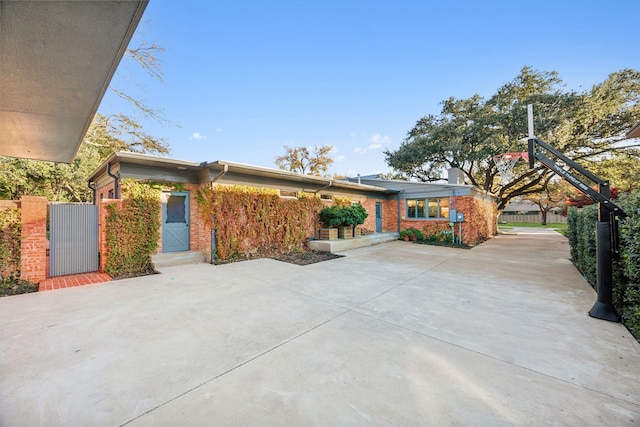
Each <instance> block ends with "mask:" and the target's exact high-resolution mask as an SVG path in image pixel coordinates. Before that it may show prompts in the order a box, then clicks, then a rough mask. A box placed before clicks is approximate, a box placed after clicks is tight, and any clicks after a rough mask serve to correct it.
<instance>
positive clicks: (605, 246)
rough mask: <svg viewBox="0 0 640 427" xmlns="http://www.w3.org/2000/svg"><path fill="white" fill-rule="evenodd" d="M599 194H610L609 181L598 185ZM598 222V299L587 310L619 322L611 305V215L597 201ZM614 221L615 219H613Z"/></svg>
mask: <svg viewBox="0 0 640 427" xmlns="http://www.w3.org/2000/svg"><path fill="white" fill-rule="evenodd" d="M598 187H599V188H598V190H599V192H600V194H602V195H603V196H605V197H606V198H607V199H608V198H609V197H610V196H611V191H610V189H609V182H608V181H605V182H604V183H602V184H600V185H599V186H598ZM598 208H599V209H598V222H597V224H596V260H597V273H598V276H597V284H596V291H597V293H598V299H597V301H596V303H595V304H594V305H593V307H592V308H591V310H589V316H591V317H595V318H596V319H602V320H609V321H611V322H619V321H620V317H619V316H618V314H617V313H616V310H615V308H614V307H613V250H612V249H613V248H612V247H611V240H612V239H611V237H612V235H611V233H612V232H613V230H612V229H611V227H612V224H611V215H610V212H609V210H608V209H607V208H605V207H604V206H603V204H602V203H598ZM614 221H615V219H614Z"/></svg>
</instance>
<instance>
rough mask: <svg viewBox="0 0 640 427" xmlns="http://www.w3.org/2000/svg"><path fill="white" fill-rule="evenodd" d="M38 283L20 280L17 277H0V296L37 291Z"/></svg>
mask: <svg viewBox="0 0 640 427" xmlns="http://www.w3.org/2000/svg"><path fill="white" fill-rule="evenodd" d="M38 288H39V286H38V284H37V283H31V282H27V281H25V280H20V279H18V278H17V277H12V276H8V277H2V278H0V297H6V296H9V295H20V294H28V293H31V292H38Z"/></svg>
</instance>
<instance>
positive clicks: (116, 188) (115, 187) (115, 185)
mask: <svg viewBox="0 0 640 427" xmlns="http://www.w3.org/2000/svg"><path fill="white" fill-rule="evenodd" d="M107 175H109V176H110V177H111V178H113V198H114V199H119V198H120V178H118V177H117V176H116V175H114V174H112V173H111V162H109V163H107Z"/></svg>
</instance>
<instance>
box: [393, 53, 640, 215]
mask: <svg viewBox="0 0 640 427" xmlns="http://www.w3.org/2000/svg"><path fill="white" fill-rule="evenodd" d="M639 101H640V73H639V72H638V71H636V70H621V71H618V72H616V73H613V74H611V75H610V76H609V77H608V78H607V79H606V80H605V81H604V82H602V83H599V84H597V85H595V86H593V88H591V89H590V90H587V91H584V92H578V91H574V90H565V88H564V85H563V82H562V80H561V79H560V77H559V76H558V73H556V72H555V71H551V72H543V71H537V70H534V69H532V68H531V67H528V66H525V67H523V68H522V70H521V71H520V73H519V74H518V76H516V78H515V79H514V80H513V81H511V82H509V83H507V84H505V85H504V86H502V87H500V88H499V89H498V90H497V91H496V93H495V94H494V95H493V96H492V97H491V98H489V99H485V98H483V97H481V96H480V95H474V96H472V97H470V98H468V99H454V98H449V99H447V100H445V101H443V102H442V110H441V112H440V114H438V115H429V116H425V117H423V118H421V119H420V120H418V122H417V123H416V125H415V126H414V127H413V129H411V130H410V131H409V132H408V135H407V138H406V139H405V140H404V142H403V143H402V144H401V146H400V147H399V148H398V149H397V150H395V151H391V150H387V151H386V152H385V155H386V160H387V163H388V164H389V166H391V167H392V168H394V169H395V170H396V171H397V172H399V173H401V174H403V175H404V176H406V177H407V178H412V179H417V180H420V181H436V180H439V179H441V178H442V174H443V172H444V170H445V169H449V168H453V167H457V168H460V169H461V170H462V171H463V172H464V174H465V180H466V182H467V183H469V184H472V185H476V186H478V187H480V188H482V189H484V190H486V191H488V192H491V193H493V194H495V195H496V196H497V197H498V209H499V210H502V209H503V208H504V207H505V206H506V205H507V204H508V203H509V201H510V200H511V199H513V198H514V197H518V196H526V195H528V194H534V193H540V192H543V191H544V190H545V189H546V187H547V185H548V184H549V182H550V178H551V177H552V172H551V171H549V170H547V169H546V168H545V167H543V166H542V165H539V164H538V165H536V167H535V168H534V169H529V168H528V164H526V162H520V163H519V164H517V165H516V166H515V169H514V177H513V179H512V180H511V181H510V182H507V183H502V182H501V181H500V179H499V174H498V170H497V168H496V165H495V163H494V161H493V156H494V155H496V154H501V153H507V152H524V151H526V149H527V148H526V138H527V132H528V127H527V108H526V106H527V104H533V105H534V112H535V134H536V136H537V137H538V138H540V139H542V140H544V141H545V142H547V143H549V144H551V145H552V146H554V147H556V148H557V149H559V150H560V151H562V152H564V153H565V154H566V155H567V156H568V157H570V158H572V159H575V160H576V161H578V162H580V163H582V164H583V165H584V166H586V167H589V166H590V165H592V164H594V163H595V162H600V163H601V162H603V160H606V159H608V158H613V157H619V156H625V158H626V159H629V158H630V159H631V160H630V161H631V162H632V164H633V163H634V162H635V164H636V165H640V163H639V162H638V160H639V157H638V149H637V147H638V145H639V144H638V141H631V142H629V141H626V143H623V142H622V139H623V138H624V133H625V131H626V130H628V129H629V128H630V127H631V126H633V124H634V123H636V122H637V121H639V120H640V103H639ZM601 172H602V171H601ZM604 178H607V177H606V176H605V177H604ZM613 185H614V186H615V183H613Z"/></svg>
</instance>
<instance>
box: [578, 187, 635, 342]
mask: <svg viewBox="0 0 640 427" xmlns="http://www.w3.org/2000/svg"><path fill="white" fill-rule="evenodd" d="M618 203H619V205H620V206H621V207H622V208H623V209H624V211H625V212H626V213H627V214H628V215H629V217H628V218H627V219H626V220H625V221H624V222H622V224H621V225H620V258H619V259H614V262H613V305H614V307H615V309H616V311H617V312H618V314H619V315H620V317H621V319H622V323H623V324H624V325H625V326H626V327H627V328H628V329H629V331H630V332H631V333H632V334H633V335H634V336H635V337H636V339H639V340H640V238H639V237H638V236H640V191H638V190H637V191H634V192H633V193H628V194H623V195H621V196H620V199H619V200H618ZM597 220H598V207H597V206H596V205H591V206H586V207H585V208H584V209H582V211H581V212H578V211H577V210H576V209H571V210H570V211H569V213H568V217H567V224H568V226H567V238H568V239H569V245H570V247H571V260H572V261H573V263H574V264H575V266H576V267H577V268H578V270H580V272H581V273H582V274H583V275H584V277H585V279H586V280H587V281H588V282H589V284H590V285H591V286H592V287H593V288H594V289H596V284H597V271H596V264H597V258H596V237H595V227H596V222H597Z"/></svg>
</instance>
